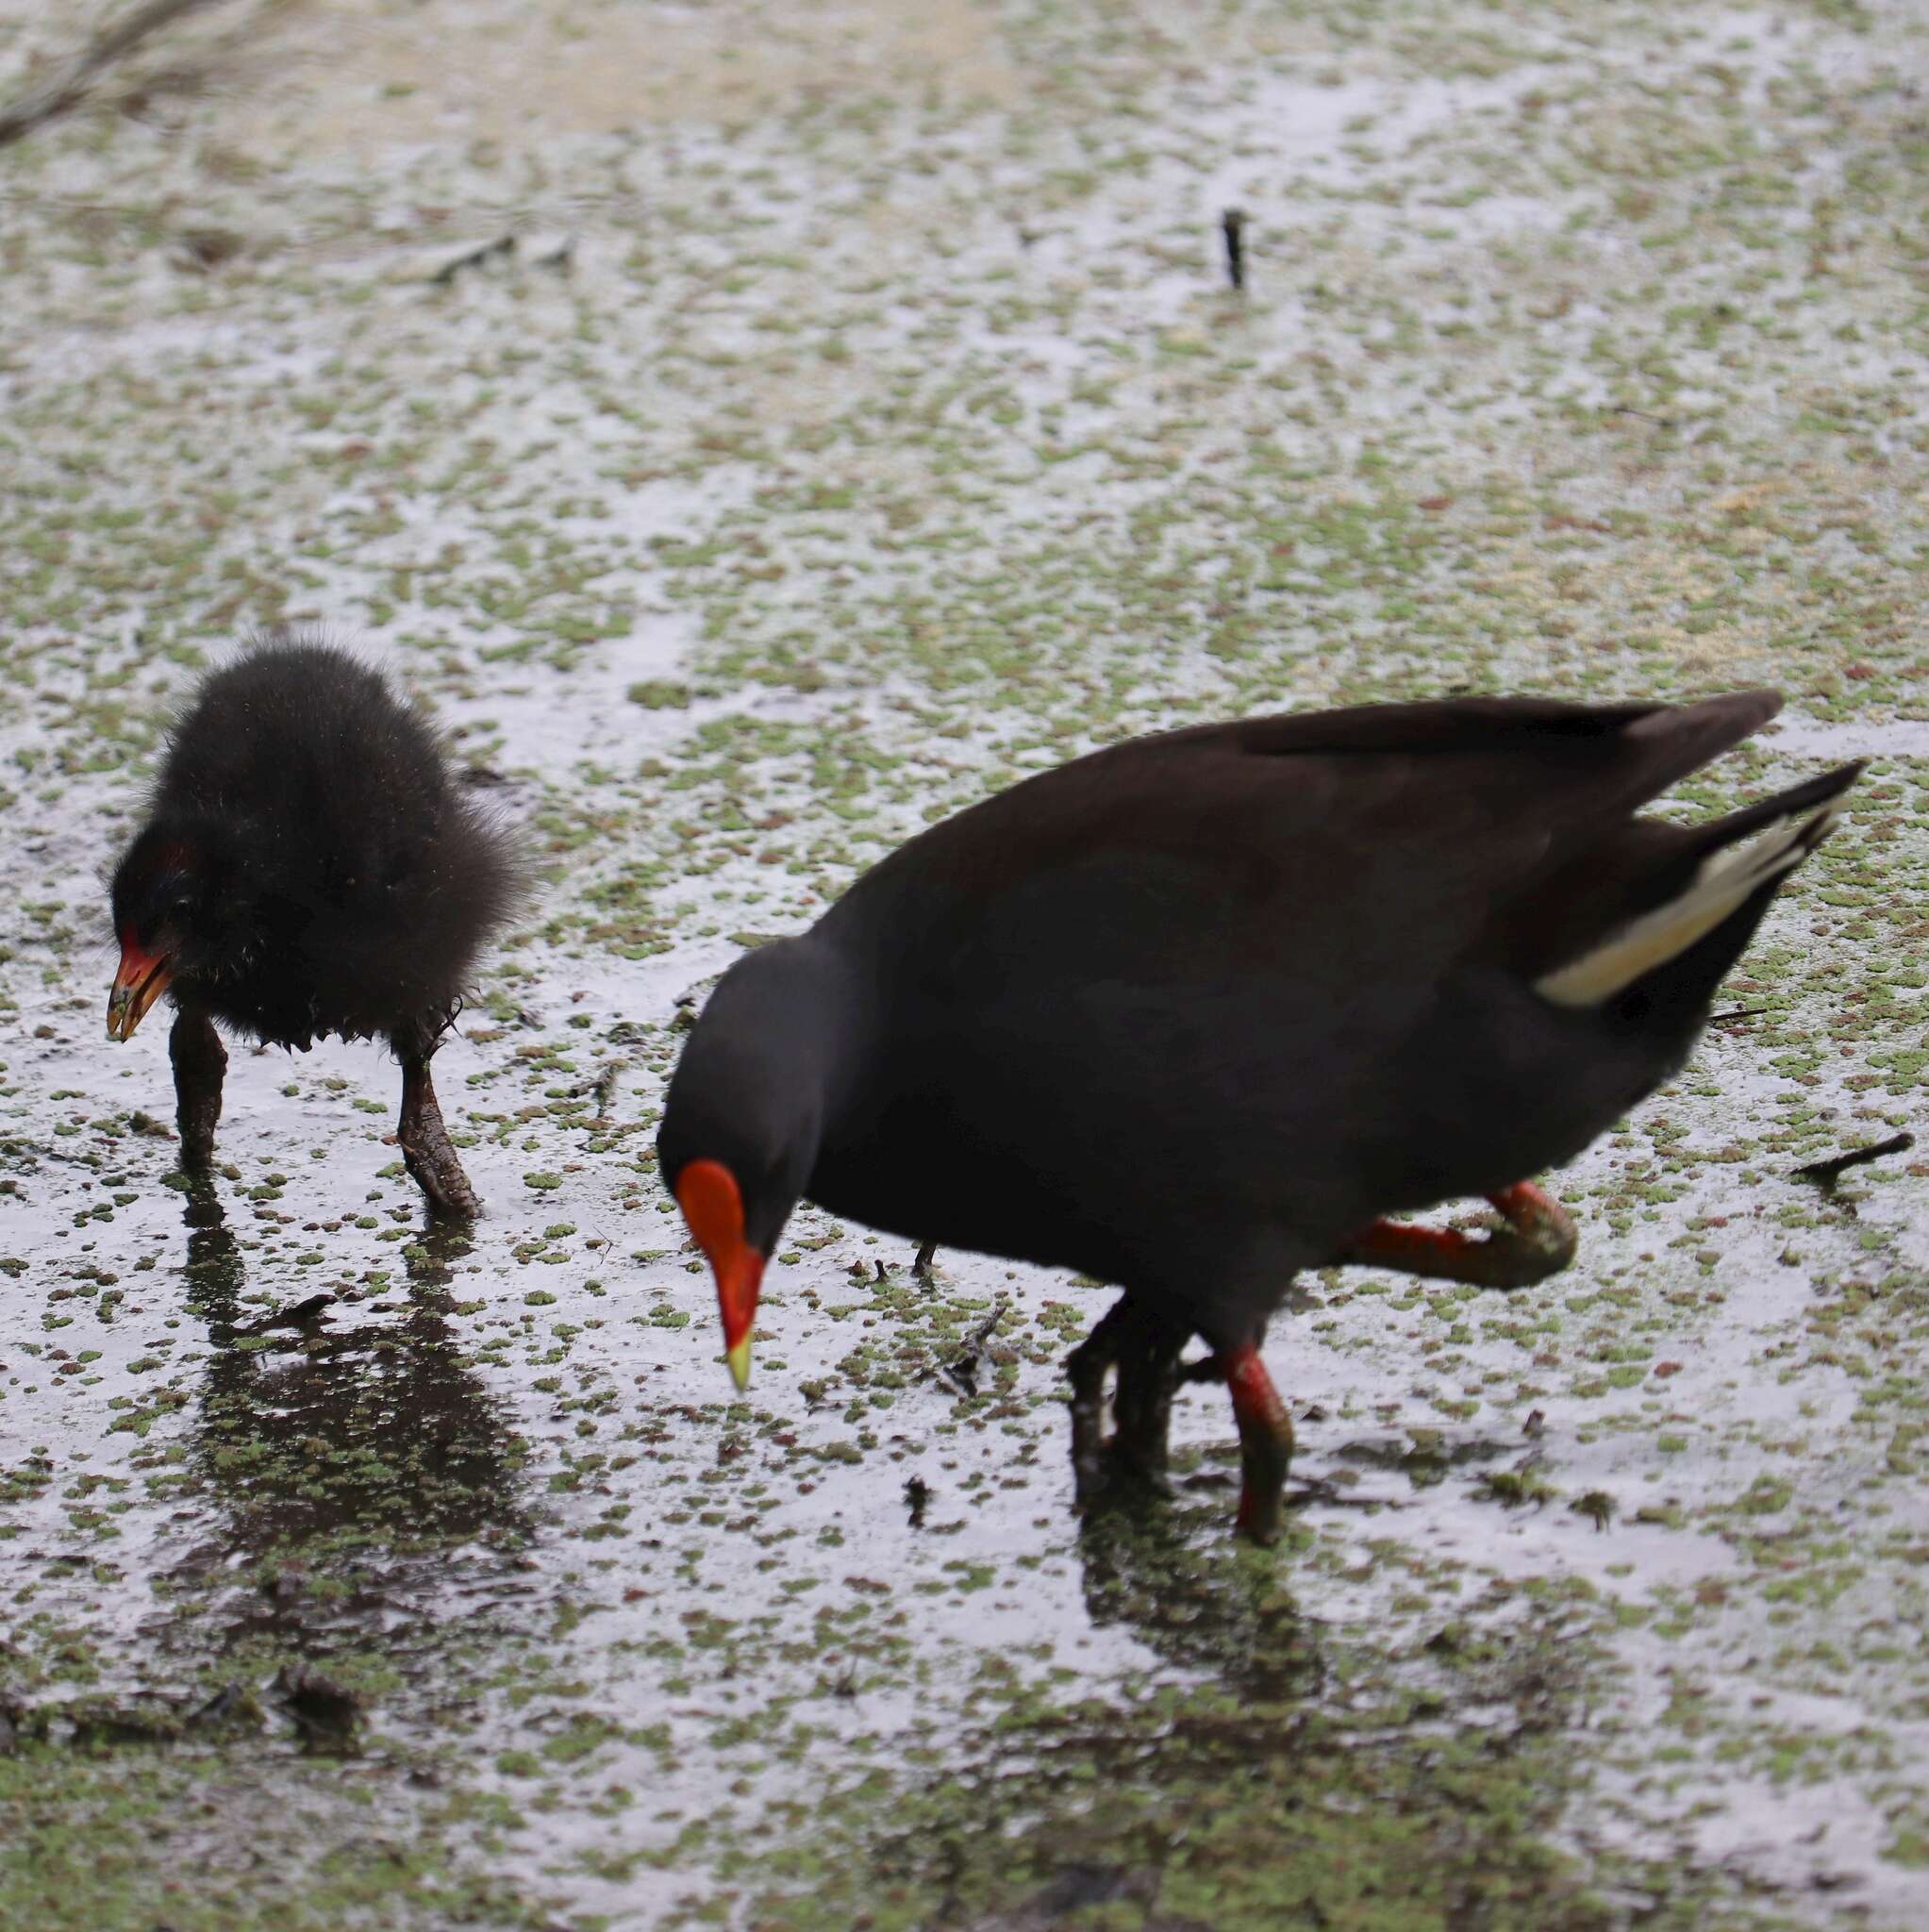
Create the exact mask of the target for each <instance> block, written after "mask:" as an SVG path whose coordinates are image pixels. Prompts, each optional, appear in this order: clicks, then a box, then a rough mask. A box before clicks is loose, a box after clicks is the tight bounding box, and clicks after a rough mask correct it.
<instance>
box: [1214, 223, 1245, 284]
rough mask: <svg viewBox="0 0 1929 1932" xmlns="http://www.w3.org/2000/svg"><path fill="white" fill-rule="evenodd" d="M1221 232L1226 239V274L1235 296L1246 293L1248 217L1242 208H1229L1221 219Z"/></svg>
mask: <svg viewBox="0 0 1929 1932" xmlns="http://www.w3.org/2000/svg"><path fill="white" fill-rule="evenodd" d="M1219 226H1220V232H1221V233H1222V234H1223V235H1224V237H1225V274H1226V279H1227V280H1228V281H1229V282H1231V284H1232V285H1233V291H1234V293H1235V294H1239V295H1243V294H1244V293H1245V292H1246V217H1245V213H1244V211H1243V210H1242V209H1240V208H1227V209H1226V211H1225V212H1224V213H1223V214H1222V215H1221V216H1220V218H1219Z"/></svg>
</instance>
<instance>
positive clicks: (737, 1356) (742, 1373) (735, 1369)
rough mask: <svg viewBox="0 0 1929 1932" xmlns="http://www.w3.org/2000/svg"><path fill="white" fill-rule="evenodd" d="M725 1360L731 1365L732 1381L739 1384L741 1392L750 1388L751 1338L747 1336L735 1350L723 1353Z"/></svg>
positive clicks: (730, 1349) (726, 1350)
mask: <svg viewBox="0 0 1929 1932" xmlns="http://www.w3.org/2000/svg"><path fill="white" fill-rule="evenodd" d="M723 1359H724V1360H725V1361H726V1362H728V1363H729V1364H730V1379H731V1380H732V1381H733V1382H735V1383H736V1384H737V1387H738V1390H739V1391H743V1390H745V1389H748V1388H749V1387H750V1337H749V1336H747V1335H746V1336H745V1337H744V1338H743V1340H742V1341H740V1342H739V1343H738V1344H737V1346H736V1347H735V1348H728V1349H725V1350H724V1351H723Z"/></svg>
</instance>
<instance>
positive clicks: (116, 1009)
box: [108, 932, 175, 1040]
mask: <svg viewBox="0 0 1929 1932" xmlns="http://www.w3.org/2000/svg"><path fill="white" fill-rule="evenodd" d="M174 976H175V969H174V968H173V967H172V966H170V965H169V964H168V962H167V960H166V959H165V958H161V957H159V956H158V955H156V954H154V953H149V952H145V951H143V950H142V948H141V946H140V944H139V943H138V942H137V941H136V940H135V938H134V935H133V934H132V933H131V932H124V933H123V934H122V935H121V970H120V971H119V972H118V973H116V974H114V986H113V991H111V992H109V993H108V1039H109V1040H132V1039H133V1037H134V1029H135V1027H137V1026H138V1025H140V1024H141V1016H142V1015H143V1014H144V1013H145V1012H146V1011H147V1009H148V1008H149V1007H151V1006H153V1004H154V1003H155V1001H156V1000H158V998H159V997H160V996H161V994H162V993H164V992H165V991H167V989H168V982H169V981H170V980H171V979H173V977H174Z"/></svg>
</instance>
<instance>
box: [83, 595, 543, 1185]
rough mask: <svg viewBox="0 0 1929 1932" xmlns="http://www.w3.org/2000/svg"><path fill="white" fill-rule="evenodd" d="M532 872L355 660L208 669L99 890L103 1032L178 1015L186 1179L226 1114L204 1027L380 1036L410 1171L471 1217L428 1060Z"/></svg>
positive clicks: (323, 649) (261, 648)
mask: <svg viewBox="0 0 1929 1932" xmlns="http://www.w3.org/2000/svg"><path fill="white" fill-rule="evenodd" d="M524 878H525V872H524V862H523V858H522V855H521V853H520V851H519V849H518V846H517V843H516V841H515V839H514V837H513V835H512V834H511V833H510V832H509V831H508V830H507V829H506V828H505V827H504V826H503V825H501V824H498V823H497V822H496V821H495V820H493V819H492V818H491V817H490V816H489V815H488V814H487V813H486V812H485V811H483V810H482V809H480V808H478V807H477V806H476V805H475V803H474V801H473V800H471V799H470V798H469V797H467V796H465V794H464V792H463V791H462V789H461V787H460V785H459V783H458V781H457V778H456V776H455V774H453V773H452V771H451V769H450V766H449V761H448V758H447V755H446V753H445V751H444V749H443V746H442V744H441V741H440V739H439V738H438V737H437V735H436V733H435V731H434V730H433V729H432V728H431V726H430V725H429V724H428V723H427V722H426V720H425V719H424V717H423V716H422V714H421V713H420V712H419V711H417V710H416V709H415V708H412V707H410V706H409V705H407V704H405V703H403V702H401V701H400V700H399V699H398V698H397V697H396V696H395V695H394V694H393V693H392V692H391V691H390V689H389V687H388V685H387V683H386V682H385V681H384V679H383V678H382V676H381V675H380V674H379V673H377V672H376V671H374V670H373V669H371V668H370V667H369V666H368V665H366V664H363V663H361V662H360V661H358V659H357V658H353V657H351V656H349V655H348V654H347V653H346V652H344V651H341V650H339V649H337V648H335V647H333V646H331V645H328V644H325V643H323V642H319V641H312V640H306V639H302V638H297V637H293V636H290V635H288V634H286V633H272V634H270V635H268V636H267V637H264V638H261V639H258V640H257V641H254V642H253V643H252V644H251V645H250V646H249V647H248V648H247V649H245V650H244V651H243V652H242V654H241V656H240V657H239V658H237V659H236V660H235V661H234V662H232V663H230V664H228V665H226V666H225V667H224V668H223V669H221V670H219V671H217V672H215V673H213V674H212V675H209V676H208V678H207V679H206V680H205V681H204V682H203V684H202V685H201V687H200V689H199V691H197V692H196V693H195V696H194V699H193V702H192V704H191V706H190V708H188V710H187V712H186V713H185V715H184V716H183V717H182V718H181V720H180V722H179V723H178V724H176V725H175V729H174V732H173V734H172V737H171V739H170V742H169V745H168V751H167V757H166V759H165V762H164V763H163V765H162V767H161V772H160V775H159V778H158V782H157V784H156V787H155V791H154V795H153V799H152V801H151V803H150V806H149V809H148V815H147V819H146V823H145V824H143V825H142V826H141V830H140V831H139V832H138V833H137V834H136V836H135V838H134V841H133V842H132V843H131V844H130V845H129V846H128V848H127V851H126V853H125V856H124V857H123V858H122V859H121V861H120V863H119V865H118V866H117V867H116V869H115V872H114V874H113V881H112V886H111V902H112V914H113V923H114V933H115V937H116V939H117V940H118V941H120V944H121V948H122V960H121V970H120V973H119V974H118V975H117V977H116V979H115V983H114V991H113V993H112V995H111V997H110V1000H109V1004H108V1033H109V1035H110V1036H112V1037H114V1038H116V1039H123V1040H125V1038H127V1036H128V1035H129V1034H131V1033H132V1032H133V1030H134V1028H135V1026H136V1025H137V1024H139V1023H140V1019H141V1014H142V1013H144V1012H145V1011H146V1009H147V1008H148V1007H149V1006H150V1005H152V1004H153V1002H154V1000H155V998H156V997H158V994H159V993H160V992H161V991H166V992H167V993H168V994H169V996H170V997H171V999H172V1000H173V1002H174V1005H175V1027H174V1033H173V1037H172V1040H171V1042H170V1044H171V1048H172V1052H173V1056H174V1062H175V1084H176V1089H177V1094H178V1101H179V1119H180V1128H181V1143H182V1147H181V1151H182V1158H183V1162H184V1164H185V1165H187V1166H188V1167H189V1168H191V1169H193V1168H196V1167H200V1166H205V1165H206V1164H207V1162H208V1159H209V1158H210V1156H211V1153H212V1148H213V1138H214V1125H215V1122H216V1121H217V1119H218V1118H219V1116H220V1110H221V1077H222V1071H223V1068H224V1066H225V1063H226V1056H225V1054H224V1052H223V1050H222V1046H221V1042H220V1040H219V1038H218V1037H217V1035H216V1033H215V1031H214V1024H211V1023H218V1024H220V1025H223V1026H225V1027H227V1028H228V1029H230V1030H231V1031H233V1032H235V1033H238V1034H241V1035H242V1036H243V1037H245V1038H248V1039H251V1040H257V1041H265V1042H267V1043H269V1044H271V1045H276V1046H286V1047H307V1046H308V1045H310V1044H311V1043H312V1042H313V1041H315V1040H318V1039H321V1038H323V1037H324V1036H325V1035H329V1034H337V1035H340V1036H341V1038H343V1039H346V1040H360V1039H367V1038H373V1037H380V1038H382V1039H385V1040H387V1041H389V1042H390V1044H391V1046H392V1047H393V1049H394V1051H395V1055H396V1058H398V1059H399V1060H400V1061H401V1063H402V1069H403V1108H402V1118H401V1124H400V1128H399V1139H400V1141H401V1143H402V1148H403V1153H404V1156H405V1158H407V1162H408V1167H409V1171H410V1172H411V1173H412V1174H414V1175H415V1177H416V1179H417V1180H418V1181H419V1182H420V1183H421V1185H422V1187H423V1189H424V1191H425V1192H426V1193H427V1194H428V1195H429V1197H430V1199H431V1200H432V1201H433V1202H434V1203H435V1204H436V1205H437V1206H438V1207H439V1208H442V1209H444V1210H445V1211H448V1212H452V1213H462V1214H469V1213H474V1211H475V1208H476V1202H475V1198H474V1193H473V1192H472V1191H471V1190H470V1187H469V1183H468V1180H467V1178H466V1176H465V1175H464V1174H463V1173H462V1169H461V1164H460V1162H459V1161H458V1160H457V1158H456V1153H455V1149H454V1148H453V1147H452V1146H451V1145H450V1144H449V1141H448V1136H447V1133H446V1131H445V1130H444V1128H443V1125H442V1121H441V1112H440V1109H439V1108H438V1107H437V1104H436V1098H435V1090H434V1087H433V1085H432V1083H431V1082H430V1079H429V1073H428V1063H429V1059H430V1058H431V1056H432V1055H433V1054H434V1053H435V1050H436V1047H437V1045H438V1044H439V1043H440V1041H441V1038H442V1035H443V1034H444V1032H445V1031H446V1030H447V1028H448V1026H449V1025H450V1024H451V1023H452V1021H453V1020H454V1018H455V1016H456V1014H457V1011H458V1010H459V1008H460V1005H461V1000H462V996H463V992H464V990H465V988H467V986H468V985H469V983H470V980H471V976H472V974H473V973H474V967H475V962H476V959H477V958H478V956H479V954H480V952H481V950H482V948H483V946H484V945H485V943H486V942H487V941H489V939H490V938H491V936H492V935H493V934H494V933H495V932H496V931H497V930H499V929H500V927H501V926H502V924H504V922H505V921H506V920H507V918H508V917H509V915H510V913H511V911H512V910H513V908H514V907H515V905H516V902H517V900H518V897H519V895H520V894H521V892H522V891H523V889H524Z"/></svg>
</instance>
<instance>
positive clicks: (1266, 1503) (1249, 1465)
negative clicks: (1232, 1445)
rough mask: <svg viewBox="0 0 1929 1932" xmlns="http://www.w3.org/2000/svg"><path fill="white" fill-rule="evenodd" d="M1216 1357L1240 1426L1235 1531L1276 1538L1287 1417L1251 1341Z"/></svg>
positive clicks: (1288, 1450)
mask: <svg viewBox="0 0 1929 1932" xmlns="http://www.w3.org/2000/svg"><path fill="white" fill-rule="evenodd" d="M1219 1359H1220V1361H1221V1363H1222V1367H1223V1369H1224V1372H1225V1380H1226V1386H1227V1388H1229V1389H1230V1390H1231V1391H1232V1397H1233V1418H1234V1420H1235V1421H1236V1422H1237V1423H1238V1424H1239V1465H1240V1472H1239V1473H1240V1481H1239V1533H1240V1535H1242V1536H1249V1537H1251V1538H1252V1540H1253V1541H1255V1542H1256V1543H1271V1542H1276V1541H1278V1539H1279V1533H1280V1531H1281V1529H1282V1528H1284V1527H1285V1514H1284V1509H1283V1507H1282V1503H1281V1498H1282V1496H1283V1495H1284V1493H1285V1490H1286V1473H1287V1470H1288V1468H1289V1466H1290V1464H1291V1462H1292V1417H1291V1416H1289V1414H1288V1413H1287V1409H1286V1404H1285V1403H1283V1402H1282V1401H1281V1400H1280V1399H1279V1391H1278V1390H1276V1389H1275V1388H1274V1387H1273V1386H1272V1376H1271V1375H1269V1374H1267V1373H1266V1364H1265V1363H1264V1362H1263V1361H1262V1360H1261V1359H1260V1357H1259V1351H1258V1349H1257V1347H1256V1346H1255V1344H1254V1343H1252V1342H1250V1341H1248V1342H1245V1343H1243V1344H1242V1345H1241V1346H1239V1348H1235V1349H1229V1350H1228V1351H1227V1352H1226V1353H1225V1354H1224V1355H1223V1356H1222V1357H1220V1358H1219Z"/></svg>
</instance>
